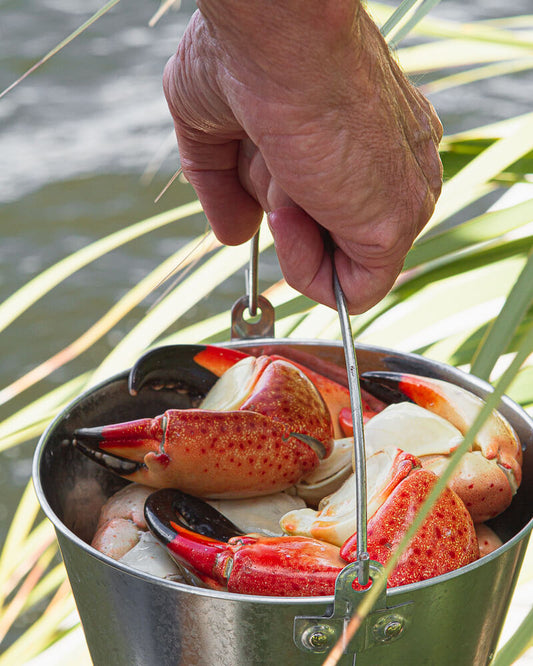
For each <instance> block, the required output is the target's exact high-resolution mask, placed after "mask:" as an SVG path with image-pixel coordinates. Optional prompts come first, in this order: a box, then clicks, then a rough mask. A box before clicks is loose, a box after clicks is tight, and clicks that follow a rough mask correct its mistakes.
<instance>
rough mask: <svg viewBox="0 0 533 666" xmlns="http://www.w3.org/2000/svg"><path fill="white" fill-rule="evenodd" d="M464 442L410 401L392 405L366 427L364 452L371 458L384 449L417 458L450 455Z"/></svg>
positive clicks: (450, 427) (448, 425)
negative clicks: (391, 449)
mask: <svg viewBox="0 0 533 666" xmlns="http://www.w3.org/2000/svg"><path fill="white" fill-rule="evenodd" d="M462 441H463V436H462V435H461V433H460V432H459V430H458V429H457V428H456V427H455V426H453V425H452V424H451V423H449V422H448V421H447V420H446V419H444V418H442V417H440V416H437V415H436V414H433V413H432V412H430V411H428V410H427V409H424V408H423V407H419V406H418V405H415V404H413V403H411V402H399V403H395V404H393V405H389V406H388V407H386V408H385V409H384V410H383V411H382V412H380V413H379V414H376V416H374V417H373V418H371V419H370V420H369V421H368V422H367V423H366V425H365V449H366V452H367V455H371V454H372V453H375V452H377V451H380V450H381V449H384V448H394V449H401V450H402V451H405V452H406V453H411V454H412V455H414V456H417V457H420V456H427V455H444V456H446V455H449V454H450V453H451V452H452V451H455V449H456V448H457V447H458V446H459V444H460V443H461V442H462Z"/></svg>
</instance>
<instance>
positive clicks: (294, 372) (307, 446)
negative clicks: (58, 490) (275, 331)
mask: <svg viewBox="0 0 533 666" xmlns="http://www.w3.org/2000/svg"><path fill="white" fill-rule="evenodd" d="M189 349H190V350H192V352H191V353H194V354H195V356H194V358H195V359H196V360H194V362H193V366H197V365H198V363H197V360H198V358H200V360H201V361H202V362H206V358H208V359H212V356H213V353H214V352H213V353H212V349H211V348H200V351H199V350H198V347H196V346H192V348H189ZM213 349H215V348H213ZM215 356H216V355H215ZM202 359H203V360H202ZM209 372H210V371H209ZM332 435H333V429H332V424H331V418H330V415H329V412H328V409H327V407H326V405H325V403H324V401H323V399H322V397H321V396H320V394H319V392H318V391H317V389H316V388H315V387H314V385H313V384H312V382H311V381H310V380H309V379H308V378H307V377H306V376H305V375H304V374H303V373H302V372H301V371H300V370H299V369H298V368H296V367H295V366H294V365H292V364H291V363H290V362H288V361H284V360H281V359H273V358H271V357H266V356H261V357H258V358H256V357H254V356H249V355H244V357H243V358H242V359H241V360H240V361H238V362H237V363H233V365H231V366H230V367H229V369H227V370H226V372H224V374H223V375H222V376H221V377H220V378H219V379H218V380H217V381H216V382H215V383H214V384H213V386H212V388H211V390H210V391H209V392H208V393H207V395H206V396H205V398H204V400H203V402H202V403H201V404H200V407H199V408H197V409H196V408H195V409H179V410H178V409H169V410H167V411H166V412H165V413H164V414H162V415H160V416H157V417H155V418H147V419H138V420H135V421H130V422H126V423H118V424H111V425H106V426H102V427H98V428H80V429H78V430H76V431H75V433H74V438H73V441H74V442H75V443H76V445H77V446H78V447H79V448H80V450H81V451H82V452H83V453H85V454H86V455H89V456H90V457H91V458H92V459H93V460H95V461H96V462H99V463H100V464H102V465H104V466H106V467H107V468H108V469H112V470H113V471H116V472H117V473H119V474H120V475H121V476H125V477H127V478H128V479H129V480H132V481H136V482H139V483H143V484H145V485H149V486H153V487H156V488H165V487H170V488H173V487H179V488H181V489H182V490H183V491H185V492H187V493H190V494H193V495H197V496H200V497H208V498H220V497H252V496H256V495H266V494H271V493H274V492H277V491H280V490H285V489H287V488H289V487H291V486H293V485H294V484H295V483H297V482H298V481H299V480H300V479H301V478H302V477H304V476H305V475H306V474H308V473H309V472H311V471H312V470H313V469H314V468H315V467H316V466H317V465H318V464H319V462H320V459H321V458H322V457H325V456H327V455H329V453H330V451H331V448H332V445H333V436H332ZM102 454H105V455H102ZM110 456H111V457H110ZM113 457H114V458H115V459H114V460H112V458H113ZM124 461H130V463H129V465H128V463H127V462H124Z"/></svg>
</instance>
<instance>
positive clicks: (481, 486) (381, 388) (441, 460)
mask: <svg viewBox="0 0 533 666" xmlns="http://www.w3.org/2000/svg"><path fill="white" fill-rule="evenodd" d="M361 382H362V385H363V386H364V387H365V388H366V390H367V391H370V392H373V393H374V394H376V395H377V396H378V397H379V398H381V399H383V400H385V401H388V402H395V403H396V402H401V401H407V402H409V401H410V402H413V403H415V404H416V405H418V406H419V407H422V408H424V409H425V410H428V411H429V412H431V413H432V414H433V415H435V418H434V421H435V423H434V424H433V425H432V427H434V426H437V423H436V422H437V420H438V419H439V418H440V419H443V420H444V421H447V422H448V424H449V425H450V426H451V427H452V428H453V429H455V432H456V436H455V437H453V436H452V437H450V439H449V443H450V445H449V447H448V450H445V449H443V448H442V444H440V445H439V448H438V449H437V448H434V447H433V446H432V445H431V443H430V444H429V445H428V446H427V447H425V448H424V449H422V447H420V446H418V445H417V440H420V436H419V435H417V433H420V431H421V430H420V429H421V428H422V427H424V428H425V427H426V426H421V425H420V424H417V425H416V427H415V426H414V425H413V426H412V432H411V434H409V433H407V431H406V432H405V433H404V435H405V437H404V438H403V440H404V441H403V442H402V443H401V444H400V443H397V442H395V441H394V437H395V434H396V436H397V435H398V432H399V430H400V429H401V428H402V427H404V426H403V425H402V424H404V423H405V424H406V423H407V421H408V420H409V421H412V422H413V424H414V421H413V419H412V415H411V413H409V419H407V418H403V416H404V415H403V413H402V414H400V412H401V411H402V410H401V409H399V408H397V409H396V410H395V411H394V413H393V411H392V410H391V412H390V426H387V425H384V427H382V426H380V427H381V430H382V433H383V435H385V433H387V437H388V438H389V443H390V444H391V445H397V446H399V448H402V449H404V450H406V451H409V452H410V453H413V455H416V456H418V457H419V458H420V459H421V461H422V465H423V466H424V467H425V468H426V469H431V470H432V471H434V472H435V473H436V474H437V475H439V474H441V473H442V471H443V470H444V468H445V467H446V464H447V460H448V455H449V454H450V453H452V452H453V451H454V450H455V448H457V446H458V445H459V444H460V442H461V441H462V437H463V436H464V435H465V434H466V433H467V432H468V430H469V428H470V427H471V426H472V424H473V423H474V421H475V419H476V417H477V415H478V414H479V412H480V411H481V409H482V407H483V401H482V400H481V398H478V397H477V396H476V395H474V394H473V393H471V392H470V391H467V390H466V389H463V388H461V387H460V386H457V385H455V384H451V383H449V382H446V381H443V380H439V379H432V378H428V377H421V376H417V375H409V374H401V373H393V372H368V373H365V374H364V375H363V377H362V378H361ZM406 406H407V407H408V406H409V405H408V404H407V403H406ZM398 407H399V406H398ZM413 409H414V408H413ZM404 411H405V412H406V413H405V417H407V411H406V410H404ZM386 413H387V410H385V411H384V412H383V413H381V414H380V415H379V417H380V418H379V421H380V422H381V423H382V424H385V422H386V418H383V417H384V416H385V415H386ZM374 418H375V417H374ZM402 419H403V420H402ZM373 420H374V419H372V420H371V421H370V422H369V427H370V424H372V421H373ZM418 420H419V419H418ZM426 422H428V419H426ZM376 425H377V424H376ZM439 429H440V430H442V428H441V427H439ZM408 438H410V439H411V443H410V444H409V445H406V443H405V440H407V439H408ZM426 439H428V440H429V439H431V438H429V437H427V438H426ZM434 441H436V440H434ZM521 480H522V448H521V444H520V440H519V439H518V436H517V435H516V433H515V431H514V430H513V428H512V426H511V425H510V424H509V423H508V422H507V420H506V419H505V418H504V417H503V415H502V414H500V412H498V411H497V410H493V411H492V413H491V414H490V416H489V417H488V419H487V420H486V421H485V424H484V425H483V426H482V428H481V429H480V431H479V432H478V434H477V436H476V438H475V441H474V444H473V446H472V448H471V450H470V451H468V452H467V453H465V455H464V456H463V457H462V459H461V461H460V463H459V466H458V467H457V468H456V470H455V472H454V476H453V478H452V480H451V481H450V483H449V486H450V488H452V489H453V490H454V491H455V492H456V493H457V494H458V495H459V496H460V497H461V499H462V500H463V501H464V503H465V505H466V507H467V508H468V510H469V511H470V513H471V515H472V518H473V520H474V522H483V521H485V520H488V519H490V518H493V517H494V516H496V515H498V514H499V513H501V512H502V511H504V510H505V509H506V508H507V507H508V506H509V504H510V503H511V500H512V497H513V495H514V494H515V493H516V490H517V489H518V487H519V485H520V482H521Z"/></svg>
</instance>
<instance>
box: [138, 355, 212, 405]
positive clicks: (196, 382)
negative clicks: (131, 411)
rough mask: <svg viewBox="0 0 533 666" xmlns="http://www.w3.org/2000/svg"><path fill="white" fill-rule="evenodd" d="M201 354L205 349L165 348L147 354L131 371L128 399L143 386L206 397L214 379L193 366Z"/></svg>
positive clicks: (205, 370)
mask: <svg viewBox="0 0 533 666" xmlns="http://www.w3.org/2000/svg"><path fill="white" fill-rule="evenodd" d="M203 350H205V345H167V346H165V347H157V348H156V349H152V350H151V351H149V352H146V354H144V355H143V356H141V357H140V358H139V360H138V361H137V362H136V363H135V364H134V365H133V367H132V368H131V370H130V374H129V378H128V390H129V392H130V395H133V396H135V395H137V394H138V393H139V391H140V390H141V389H142V388H144V387H145V386H150V387H151V388H153V389H154V390H161V389H178V390H179V389H182V388H184V389H187V390H192V391H193V392H196V393H198V394H202V395H203V394H205V393H207V391H208V390H209V389H210V388H211V386H212V385H213V384H214V383H215V381H216V380H217V377H216V376H215V375H214V374H213V373H212V372H210V371H209V370H207V369H205V368H202V367H201V366H200V365H198V364H197V363H196V362H195V360H194V358H195V356H196V355H197V354H198V353H200V352H201V351H203Z"/></svg>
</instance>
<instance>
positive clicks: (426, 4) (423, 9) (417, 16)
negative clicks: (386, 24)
mask: <svg viewBox="0 0 533 666" xmlns="http://www.w3.org/2000/svg"><path fill="white" fill-rule="evenodd" d="M439 2H440V0H422V2H421V3H420V5H419V6H418V7H417V8H416V11H415V12H414V14H413V15H412V16H410V17H409V18H408V19H407V20H406V21H405V23H403V25H401V26H400V27H399V28H398V29H397V30H395V31H394V33H393V35H392V38H391V39H389V44H390V45H391V46H392V47H393V48H394V47H395V46H397V45H398V44H399V43H400V42H401V41H402V39H403V38H404V37H406V36H407V35H408V34H409V33H410V32H411V30H413V29H414V27H415V26H416V25H418V23H420V21H421V20H422V19H423V18H424V17H425V16H426V15H427V14H428V13H429V12H430V11H431V10H432V9H433V7H435V5H438V4H439Z"/></svg>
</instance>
